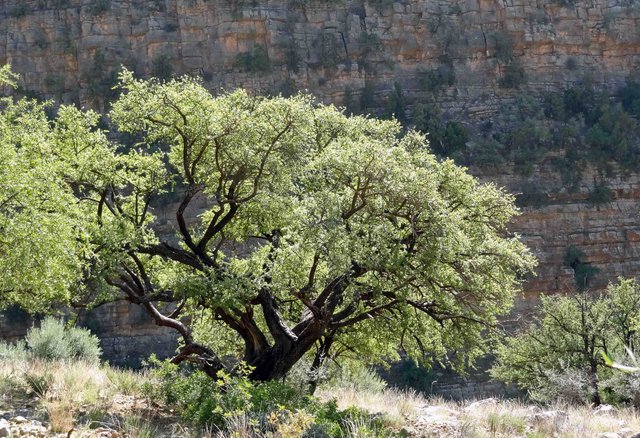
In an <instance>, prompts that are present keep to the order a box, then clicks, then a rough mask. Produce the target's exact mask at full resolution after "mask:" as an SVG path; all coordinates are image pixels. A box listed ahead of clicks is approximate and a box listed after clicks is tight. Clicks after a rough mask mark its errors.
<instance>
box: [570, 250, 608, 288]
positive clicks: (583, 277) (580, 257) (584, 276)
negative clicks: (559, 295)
mask: <svg viewBox="0 0 640 438" xmlns="http://www.w3.org/2000/svg"><path fill="white" fill-rule="evenodd" d="M584 259H585V253H584V252H583V251H582V250H581V249H580V248H578V247H577V246H575V245H571V246H569V247H568V248H567V250H566V252H565V255H564V264H565V265H566V266H568V267H570V268H571V269H573V276H574V278H575V281H576V286H577V287H578V289H579V290H585V289H587V287H589V285H590V284H591V282H592V281H593V277H595V275H596V274H597V273H598V272H599V271H600V270H599V269H598V268H596V267H595V266H591V264H590V263H588V262H585V261H584Z"/></svg>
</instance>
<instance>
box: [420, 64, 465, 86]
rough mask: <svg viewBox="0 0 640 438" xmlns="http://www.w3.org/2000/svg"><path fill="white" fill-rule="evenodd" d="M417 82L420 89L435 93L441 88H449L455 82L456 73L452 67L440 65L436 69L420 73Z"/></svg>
mask: <svg viewBox="0 0 640 438" xmlns="http://www.w3.org/2000/svg"><path fill="white" fill-rule="evenodd" d="M418 82H419V84H420V88H422V89H423V90H425V91H428V92H430V93H435V92H437V91H439V90H441V89H442V88H445V87H450V86H452V85H453V84H455V82H456V73H455V70H454V69H453V66H452V65H446V64H445V65H441V66H440V67H438V68H437V69H434V70H427V71H424V72H422V73H420V75H419V78H418Z"/></svg>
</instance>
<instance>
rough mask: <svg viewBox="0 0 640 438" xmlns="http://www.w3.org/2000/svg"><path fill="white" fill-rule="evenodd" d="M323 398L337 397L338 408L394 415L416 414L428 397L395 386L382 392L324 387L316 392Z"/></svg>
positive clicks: (407, 415) (406, 415)
mask: <svg viewBox="0 0 640 438" xmlns="http://www.w3.org/2000/svg"><path fill="white" fill-rule="evenodd" d="M316 395H317V396H318V397H319V398H320V399H321V400H331V399H336V401H337V403H338V408H340V409H346V408H348V407H351V406H357V407H359V408H361V409H364V410H366V411H369V412H371V413H384V414H387V415H390V416H392V417H411V416H414V415H415V414H416V412H417V410H418V407H419V406H422V405H424V404H426V403H427V399H426V398H425V397H424V396H422V395H420V394H418V393H417V392H415V391H401V390H398V389H395V388H389V389H385V390H383V391H380V392H366V391H362V390H361V389H356V388H326V389H325V388H323V389H321V390H319V391H318V392H317V394H316Z"/></svg>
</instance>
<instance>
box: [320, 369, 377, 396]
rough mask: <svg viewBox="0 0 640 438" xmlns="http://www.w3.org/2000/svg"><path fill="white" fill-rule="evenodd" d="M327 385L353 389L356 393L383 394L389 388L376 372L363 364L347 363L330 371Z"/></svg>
mask: <svg viewBox="0 0 640 438" xmlns="http://www.w3.org/2000/svg"><path fill="white" fill-rule="evenodd" d="M326 385H328V386H330V387H336V388H353V389H355V390H356V391H369V392H372V393H376V392H377V393H379V392H382V391H383V390H384V389H385V388H386V387H387V382H385V381H384V380H383V379H382V378H381V377H380V376H379V375H378V373H376V372H375V371H374V370H372V369H371V368H369V367H367V366H364V365H362V364H361V363H358V362H356V363H347V364H344V365H343V366H341V367H340V368H338V367H335V369H333V370H330V371H329V378H328V380H327V383H326Z"/></svg>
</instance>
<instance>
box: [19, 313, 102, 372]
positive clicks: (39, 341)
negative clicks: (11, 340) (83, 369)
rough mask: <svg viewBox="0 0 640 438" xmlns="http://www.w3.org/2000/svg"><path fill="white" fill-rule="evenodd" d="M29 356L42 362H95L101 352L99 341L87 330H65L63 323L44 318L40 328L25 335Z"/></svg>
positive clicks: (75, 328)
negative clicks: (73, 360)
mask: <svg viewBox="0 0 640 438" xmlns="http://www.w3.org/2000/svg"><path fill="white" fill-rule="evenodd" d="M26 340H27V346H28V348H29V355H30V356H31V357H33V358H36V359H42V360H65V359H77V360H83V361H87V362H97V361H98V360H99V359H100V354H101V350H100V347H99V340H98V338H97V337H95V336H94V335H92V334H91V332H89V330H87V329H82V328H77V327H72V328H69V329H66V328H65V326H64V324H63V322H62V321H60V320H57V319H55V318H52V317H47V318H45V319H44V320H43V321H42V323H41V324H40V327H38V328H36V327H33V328H31V329H30V330H29V332H28V333H27V338H26Z"/></svg>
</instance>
